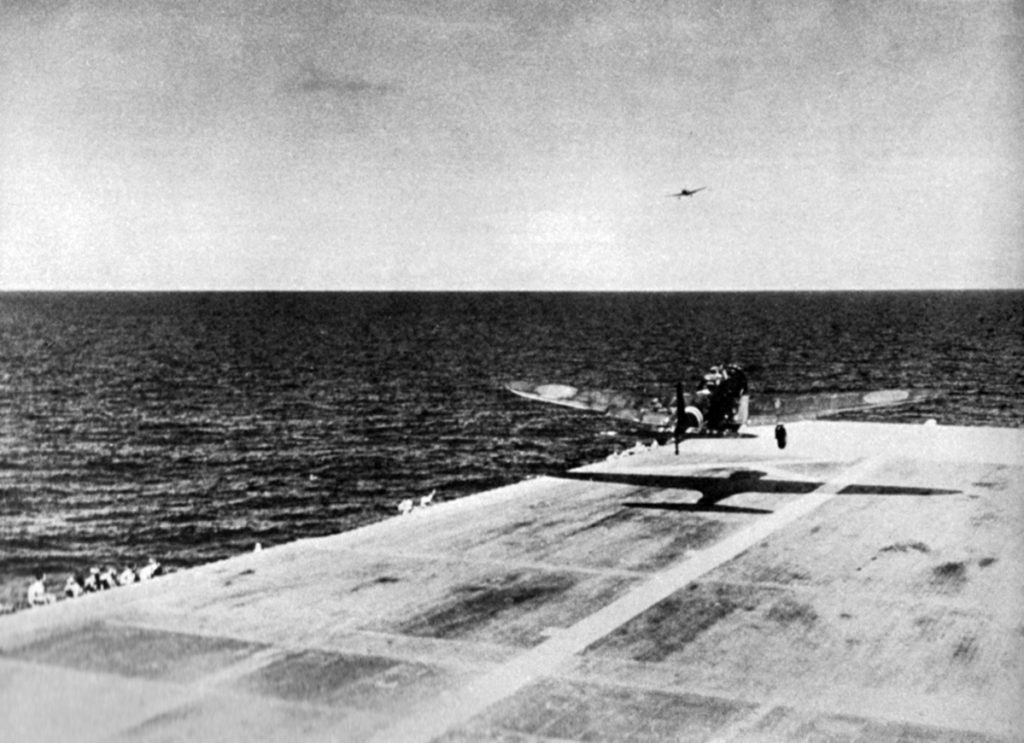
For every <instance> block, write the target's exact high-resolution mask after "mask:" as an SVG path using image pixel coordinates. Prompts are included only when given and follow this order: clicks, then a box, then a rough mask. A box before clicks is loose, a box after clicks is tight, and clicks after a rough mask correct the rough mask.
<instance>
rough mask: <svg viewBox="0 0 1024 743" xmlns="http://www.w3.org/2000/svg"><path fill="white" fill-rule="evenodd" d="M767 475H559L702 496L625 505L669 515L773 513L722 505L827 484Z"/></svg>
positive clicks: (914, 491) (928, 491)
mask: <svg viewBox="0 0 1024 743" xmlns="http://www.w3.org/2000/svg"><path fill="white" fill-rule="evenodd" d="M767 475H768V473H767V472H761V471H759V470H748V469H737V470H733V471H732V472H729V473H728V474H727V475H725V476H706V475H704V476H702V475H669V474H660V475H653V474H647V473H639V472H637V473H630V472H565V473H563V474H561V475H558V477H560V478H564V479H567V480H583V481H585V482H606V483H612V484H615V485H632V486H634V487H640V488H661V489H664V490H690V491H693V492H697V493H700V494H701V497H700V500H698V501H697V502H696V503H666V502H661V503H658V502H654V503H643V502H637V501H631V502H628V503H625V504H623V505H625V506H626V507H629V508H654V509H661V510H666V511H719V512H725V513H730V512H731V513H758V514H765V513H771V511H770V510H765V509H761V508H749V507H746V506H720V505H717V504H718V502H719V501H722V500H725V499H726V498H729V497H730V496H733V495H737V494H739V493H791V494H795V495H804V494H807V493H810V492H813V491H815V490H817V489H818V488H820V487H821V486H822V485H824V484H825V481H824V480H820V481H815V480H784V479H780V478H776V477H768V476H767ZM960 492H962V491H960V490H943V489H939V488H924V487H913V486H901V485H864V484H850V485H847V486H845V487H844V488H842V489H841V490H840V491H839V492H838V493H837V495H879V496H931V495H954V494H956V493H960Z"/></svg>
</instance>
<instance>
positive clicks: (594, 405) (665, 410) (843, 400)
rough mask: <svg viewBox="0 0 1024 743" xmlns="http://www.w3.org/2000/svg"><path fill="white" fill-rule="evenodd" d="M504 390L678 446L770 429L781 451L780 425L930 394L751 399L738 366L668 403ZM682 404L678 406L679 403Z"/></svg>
mask: <svg viewBox="0 0 1024 743" xmlns="http://www.w3.org/2000/svg"><path fill="white" fill-rule="evenodd" d="M506 388H507V389H508V390H509V391H510V392H512V393H513V394H516V395H518V396H520V397H523V398H526V399H527V400H534V401H536V402H544V403H550V404H553V405H561V406H564V407H569V408H574V409H576V410H584V411H590V412H595V413H601V414H603V415H606V416H608V417H609V418H613V419H615V420H619V421H623V422H626V423H629V424H630V425H632V426H635V427H637V428H640V429H643V430H646V431H649V432H651V433H653V434H654V436H655V438H657V439H658V440H659V441H664V440H667V439H668V438H669V436H671V437H672V438H673V439H674V441H675V445H676V453H677V454H678V453H679V444H680V442H682V441H684V440H686V439H688V438H695V437H709V436H736V435H740V434H739V431H740V429H741V428H742V427H743V426H765V425H772V424H774V425H775V441H776V443H777V444H778V447H779V448H780V449H784V448H785V447H786V441H787V432H786V427H785V425H784V424H785V423H787V422H792V421H798V420H809V419H813V418H820V417H823V416H827V415H835V414H837V413H845V412H850V411H857V410H869V409H872V408H886V407H892V406H896V405H906V404H909V403H915V402H921V401H922V400H926V399H929V398H931V397H933V396H934V393H932V392H930V391H925V390H899V389H891V390H877V391H874V392H834V393H819V394H809V395H776V396H772V397H770V398H767V399H765V400H759V401H752V400H751V398H750V393H749V388H748V383H747V375H746V372H745V371H744V370H743V368H742V367H741V366H739V365H738V364H725V365H721V366H713V367H711V369H709V370H708V371H707V372H706V373H705V374H704V375H703V376H702V377H701V381H700V384H699V386H698V387H697V390H696V391H695V392H693V393H686V392H684V390H683V385H682V384H677V385H676V391H675V396H674V397H672V398H671V399H668V400H666V399H664V398H659V397H650V396H644V395H640V394H636V393H631V392H619V391H614V390H606V389H586V388H579V387H574V386H572V385H567V384H535V383H532V382H524V381H517V382H511V383H509V384H508V385H506ZM680 401H681V404H680Z"/></svg>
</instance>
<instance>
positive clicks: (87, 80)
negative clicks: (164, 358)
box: [0, 0, 1024, 291]
mask: <svg viewBox="0 0 1024 743" xmlns="http://www.w3.org/2000/svg"><path fill="white" fill-rule="evenodd" d="M1022 50H1024V8H1022V3H1020V2H1017V3H1013V2H995V1H991V2H990V1H985V2H972V1H970V0H962V1H956V2H944V1H941V0H934V1H933V0H929V1H928V2H881V3H851V2H846V1H845V0H836V1H835V2H825V1H820V2H815V1H814V0H807V1H805V2H795V1H794V2H783V1H780V0H765V2H754V1H751V2H743V1H741V0H722V1H721V2H710V1H708V2H699V1H698V2H681V1H675V2H654V1H653V0H651V1H645V2H641V1H640V0H637V1H636V2H625V1H623V0H608V1H607V2H600V1H597V2H584V1H582V0H576V1H573V2H568V1H567V2H554V1H547V2H545V1H542V0H494V1H492V2H486V1H484V0H480V1H478V2H470V1H468V0H466V1H463V2H456V1H455V0H432V1H424V0H407V1H406V0H391V1H382V2H370V1H369V0H351V1H345V0H319V1H315V2H314V1H312V0H310V1H308V2H305V1H301V0H291V1H285V0H176V1H172V0H161V1H158V0H109V1H104V0H95V1H93V2H85V1H82V2H56V1H47V0H17V1H15V0H0V289H136V290H147V289H287V290H291V289H296V290H298V289H317V290H347V289H431V290H432V289H588V290H590V289H594V290H647V289H650V290H673V291H675V290H678V291H688V290H725V289H728V290H733V289H738V290H745V289H822V290H828V289H915V288H1002V287H1013V288H1020V287H1024V261H1022V258H1021V254H1022V248H1024V209H1022V204H1024V155H1022V152H1024V146H1022V145H1024V136H1022V133H1024V88H1022V84H1021V74H1022V73H1021V70H1024V54H1022ZM700 186H706V187H707V190H706V191H701V192H700V193H698V194H696V195H695V196H693V197H690V198H684V199H674V198H669V197H668V194H670V193H673V192H675V191H678V190H679V189H680V188H683V187H687V188H696V187H700Z"/></svg>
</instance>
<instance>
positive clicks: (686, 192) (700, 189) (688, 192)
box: [669, 186, 707, 199]
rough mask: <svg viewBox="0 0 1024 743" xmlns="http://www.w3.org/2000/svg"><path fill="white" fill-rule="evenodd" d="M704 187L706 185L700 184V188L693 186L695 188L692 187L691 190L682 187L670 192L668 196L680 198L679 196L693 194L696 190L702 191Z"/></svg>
mask: <svg viewBox="0 0 1024 743" xmlns="http://www.w3.org/2000/svg"><path fill="white" fill-rule="evenodd" d="M706 188H707V186H701V187H700V188H695V189H693V190H690V189H686V188H684V189H683V190H681V191H680V192H679V193H670V194H669V196H670V197H673V196H674V197H675V198H677V199H681V198H683V197H684V196H693V195H694V194H695V193H697V192H698V191H703V190H704V189H706Z"/></svg>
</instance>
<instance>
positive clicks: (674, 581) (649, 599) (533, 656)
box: [371, 459, 878, 743]
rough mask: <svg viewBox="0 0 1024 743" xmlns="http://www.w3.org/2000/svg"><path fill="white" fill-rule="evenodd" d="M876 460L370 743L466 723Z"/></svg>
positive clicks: (428, 734)
mask: <svg viewBox="0 0 1024 743" xmlns="http://www.w3.org/2000/svg"><path fill="white" fill-rule="evenodd" d="M877 464H878V461H877V460H874V459H868V460H864V461H862V462H860V463H859V464H855V465H853V466H851V467H850V468H848V469H847V470H846V471H845V472H843V473H842V474H840V475H839V476H837V477H835V478H833V479H832V480H829V481H828V482H826V483H824V484H823V485H822V486H821V487H819V488H817V489H816V490H815V491H814V492H812V493H808V494H807V495H805V496H803V497H801V498H799V499H798V500H796V501H794V502H792V503H790V504H789V505H787V506H783V507H782V508H780V509H779V510H777V511H775V512H773V513H771V514H768V515H766V516H763V517H761V518H758V519H757V520H756V521H754V522H753V523H752V524H750V525H749V526H747V527H744V528H742V529H740V530H739V531H737V532H735V533H733V534H731V535H729V536H728V537H726V538H725V539H723V540H722V541H721V542H718V543H717V544H714V545H712V546H711V547H708V548H707V549H704V550H701V551H699V552H695V553H693V555H692V556H691V557H690V558H689V559H688V560H685V561H684V562H682V563H680V564H678V565H674V566H672V567H670V568H668V569H666V570H663V571H661V572H660V573H657V574H655V575H653V576H651V578H650V579H649V580H647V581H645V582H643V583H641V584H640V585H639V586H637V587H636V588H634V589H633V590H631V591H629V592H628V593H626V594H625V595H623V596H621V597H620V598H618V599H617V600H615V601H613V602H612V603H610V604H608V605H607V606H605V607H604V608H602V609H599V610H598V611H596V612H594V613H593V614H591V615H590V616H588V617H586V618H584V619H582V620H581V621H579V622H577V623H576V624H574V625H573V626H571V627H567V628H566V629H564V630H561V631H559V632H558V633H557V634H555V635H554V636H553V637H552V638H551V639H550V640H547V641H546V642H543V643H541V644H540V645H538V646H537V647H535V648H533V649H531V650H528V651H526V652H524V653H523V654H522V655H519V656H518V657H516V658H514V659H513V660H511V661H509V662H508V663H505V664H503V665H501V666H499V667H497V668H495V669H494V670H492V671H490V672H488V673H486V674H484V675H483V676H480V677H478V678H476V679H474V680H473V681H471V682H470V683H469V684H467V685H466V686H464V687H463V688H462V689H460V690H458V691H454V692H449V693H446V694H443V695H442V696H441V697H440V698H436V699H432V700H431V701H430V703H429V704H427V705H424V706H422V707H416V708H414V709H412V710H410V713H409V714H408V715H406V716H404V717H402V719H400V720H399V721H398V722H397V723H396V724H395V725H393V726H391V727H388V728H386V729H384V730H382V731H381V732H380V733H379V734H378V735H376V736H375V737H374V738H372V739H371V740H372V741H374V743H377V742H378V741H379V743H387V742H388V741H396V740H400V741H407V742H408V743H428V742H429V741H431V740H433V739H434V738H436V737H438V736H440V735H443V734H444V733H445V732H446V731H448V730H450V729H451V728H453V727H455V726H457V725H461V724H462V723H465V722H467V721H468V720H470V719H471V718H472V717H474V716H476V715H477V714H479V713H480V712H482V711H483V710H484V709H486V708H487V707H489V706H491V705H492V704H494V703H495V702H498V701H500V700H502V699H505V698H506V697H509V696H511V695H512V694H515V693H516V692H517V691H519V690H520V689H522V688H523V687H524V686H526V685H527V684H529V683H531V682H532V681H534V680H536V679H538V678H541V677H543V676H547V675H550V674H551V673H552V672H553V671H554V670H555V669H556V668H557V667H558V666H559V665H560V664H561V663H563V662H564V661H565V660H566V659H568V658H570V657H571V656H573V655H575V654H576V653H579V652H581V651H582V650H584V649H585V648H586V647H588V646H589V645H591V644H593V643H594V642H596V641H597V640H600V639H601V638H602V637H604V636H605V635H607V634H609V633H610V632H612V631H614V630H615V629H617V628H618V627H621V626H622V625H623V624H625V623H626V622H628V621H629V620H631V619H633V618H634V617H636V616H638V615H639V614H641V613H643V612H644V611H646V610H647V609H649V608H650V607H652V606H654V605H655V604H657V603H658V602H659V601H661V600H662V599H664V598H667V597H668V596H670V595H672V594H673V593H675V592H676V591H678V590H679V589H680V588H683V587H684V586H686V585H687V584H688V583H691V582H693V581H694V580H696V579H698V578H700V577H701V576H702V575H705V574H707V573H709V572H710V571H712V570H714V569H715V568H717V567H718V566H719V565H722V564H723V563H726V562H728V561H729V560H731V559H732V558H734V557H736V556H737V555H738V554H740V553H741V552H743V551H744V550H747V549H749V548H750V547H752V546H753V545H755V544H757V543H758V542H760V541H762V540H763V539H765V538H767V537H768V536H770V535H771V534H773V533H774V532H776V531H778V530H779V529H782V528H783V527H785V526H788V525H789V524H791V523H793V522H794V521H797V520H798V519H801V518H803V517H804V516H806V515H807V514H809V513H810V512H811V511H814V510H815V509H817V508H818V507H820V506H821V505H823V504H824V503H827V502H828V501H829V500H830V499H831V498H832V497H833V496H835V494H836V493H838V492H839V491H840V490H842V489H843V488H844V487H846V486H847V485H849V484H851V483H853V482H854V481H856V480H858V479H860V478H861V476H862V475H863V474H865V473H866V472H867V471H868V470H869V469H873V468H874V467H875V466H876V465H877Z"/></svg>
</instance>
